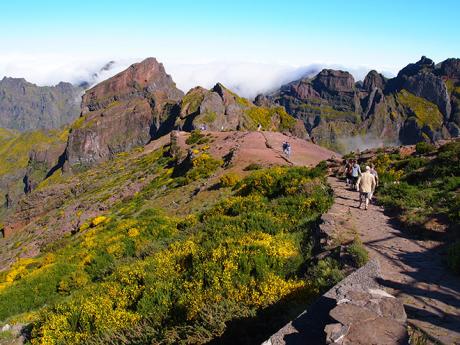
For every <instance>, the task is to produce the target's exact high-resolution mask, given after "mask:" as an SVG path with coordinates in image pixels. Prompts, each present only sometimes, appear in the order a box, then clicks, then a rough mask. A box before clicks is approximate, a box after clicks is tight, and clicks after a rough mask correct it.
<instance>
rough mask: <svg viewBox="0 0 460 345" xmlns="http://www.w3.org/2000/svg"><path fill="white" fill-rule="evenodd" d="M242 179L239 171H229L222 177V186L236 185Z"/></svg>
mask: <svg viewBox="0 0 460 345" xmlns="http://www.w3.org/2000/svg"><path fill="white" fill-rule="evenodd" d="M240 180H241V177H240V175H238V174H237V173H233V172H229V173H227V174H225V175H223V176H222V177H221V178H220V185H221V186H222V187H224V188H225V187H233V186H235V185H236V184H237V183H238V182H239V181H240Z"/></svg>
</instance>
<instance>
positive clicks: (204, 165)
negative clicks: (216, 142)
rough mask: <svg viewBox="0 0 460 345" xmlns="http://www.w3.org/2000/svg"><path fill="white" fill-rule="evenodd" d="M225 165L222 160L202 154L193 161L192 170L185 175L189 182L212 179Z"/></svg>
mask: <svg viewBox="0 0 460 345" xmlns="http://www.w3.org/2000/svg"><path fill="white" fill-rule="evenodd" d="M223 164H224V162H223V161H222V160H221V159H215V158H213V157H212V156H210V155H209V154H207V153H202V154H201V155H199V156H198V157H195V158H194V159H193V160H192V169H190V170H189V171H188V172H187V174H186V175H185V177H186V178H187V182H191V181H196V180H199V179H203V178H207V177H210V176H211V175H212V174H214V172H215V171H216V170H217V169H219V167H221V166H222V165H223Z"/></svg>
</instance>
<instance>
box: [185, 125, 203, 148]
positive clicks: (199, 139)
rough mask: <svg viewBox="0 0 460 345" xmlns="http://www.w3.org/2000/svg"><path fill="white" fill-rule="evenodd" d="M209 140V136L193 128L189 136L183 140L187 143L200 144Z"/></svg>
mask: <svg viewBox="0 0 460 345" xmlns="http://www.w3.org/2000/svg"><path fill="white" fill-rule="evenodd" d="M207 142H209V138H207V137H206V136H205V135H204V134H202V133H201V131H199V130H197V129H196V130H193V131H192V132H191V133H190V136H189V137H188V138H187V139H186V140H185V143H186V144H187V145H194V144H196V145H201V144H206V143H207Z"/></svg>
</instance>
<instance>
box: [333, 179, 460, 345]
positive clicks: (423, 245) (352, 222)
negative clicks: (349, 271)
mask: <svg viewBox="0 0 460 345" xmlns="http://www.w3.org/2000/svg"><path fill="white" fill-rule="evenodd" d="M329 183H330V184H331V186H332V187H333V189H334V193H335V203H334V205H333V207H332V209H331V211H330V214H331V215H332V216H333V217H334V218H336V220H337V221H336V224H340V225H339V226H337V230H339V229H340V227H342V226H343V229H345V230H344V232H345V233H346V234H345V235H344V236H348V237H350V236H351V235H352V234H353V233H358V234H359V236H360V238H361V240H362V241H363V243H364V245H365V246H366V248H367V249H368V251H369V254H370V256H371V257H372V258H374V257H376V258H377V259H378V260H379V262H380V264H381V268H382V274H383V279H382V281H380V283H381V284H382V285H383V286H384V287H386V288H387V289H388V290H389V292H391V293H392V294H393V295H395V296H396V297H398V298H399V299H401V301H402V302H403V303H404V305H405V309H406V312H407V315H408V318H409V322H410V323H412V324H414V325H416V326H418V327H419V328H421V329H422V330H423V331H424V332H426V333H427V334H428V335H429V336H431V337H432V338H435V339H436V340H438V341H439V342H441V343H443V344H449V345H450V344H460V279H459V278H458V277H455V276H453V275H452V274H451V273H450V272H448V271H447V269H446V267H445V264H444V263H443V260H444V259H445V256H444V254H443V250H442V249H441V247H442V244H441V243H439V242H436V241H421V240H417V239H413V238H410V237H409V236H407V234H405V233H403V232H402V231H400V230H399V229H398V228H397V226H396V225H395V224H394V223H393V222H392V220H391V218H389V217H388V216H386V215H385V214H384V213H383V210H382V208H381V207H379V206H375V205H370V207H369V210H367V211H365V210H360V209H358V208H357V207H358V205H359V202H358V193H357V192H355V191H351V190H349V189H348V188H346V186H345V183H343V182H341V181H339V180H338V179H336V178H335V177H330V178H329ZM337 232H338V231H337ZM338 235H340V234H338Z"/></svg>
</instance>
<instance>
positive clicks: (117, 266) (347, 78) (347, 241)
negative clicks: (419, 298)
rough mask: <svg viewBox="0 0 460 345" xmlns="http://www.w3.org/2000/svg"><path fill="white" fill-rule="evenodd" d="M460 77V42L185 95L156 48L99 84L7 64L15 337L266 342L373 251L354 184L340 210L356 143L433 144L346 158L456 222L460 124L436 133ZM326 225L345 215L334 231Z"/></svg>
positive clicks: (3, 294)
mask: <svg viewBox="0 0 460 345" xmlns="http://www.w3.org/2000/svg"><path fill="white" fill-rule="evenodd" d="M108 68H110V64H109V65H108ZM459 83H460V60H459V59H449V60H446V61H444V62H442V63H440V64H438V65H436V64H434V62H433V61H431V60H429V59H427V58H425V57H423V58H422V59H421V60H420V61H418V62H416V63H414V64H410V65H408V66H407V67H405V68H404V69H403V70H401V71H400V73H399V74H398V75H397V76H396V77H395V78H392V79H387V78H385V77H383V76H382V75H381V74H379V73H377V72H376V71H371V72H369V74H368V75H367V76H366V78H365V79H364V81H362V82H355V80H354V78H353V77H352V75H351V74H350V73H348V72H345V71H339V70H330V69H324V70H322V71H320V72H319V73H317V74H316V75H315V76H311V77H305V78H302V79H300V80H296V81H293V82H291V83H289V84H287V85H283V86H281V87H280V88H279V90H276V91H274V92H271V93H268V94H265V95H259V96H257V97H256V98H255V100H254V101H251V100H248V99H246V98H244V97H240V96H239V95H237V94H236V93H234V92H233V91H231V90H230V89H228V88H226V87H225V86H224V85H222V84H221V83H217V84H216V85H214V86H213V87H211V88H209V89H207V88H203V87H200V86H197V87H194V88H192V89H191V90H189V91H188V92H187V93H185V94H184V92H183V91H181V90H180V89H179V88H178V87H177V86H176V84H175V82H174V80H173V78H172V77H171V76H170V75H169V74H168V73H167V72H166V70H165V68H164V66H163V65H162V64H161V63H160V62H158V61H157V60H156V59H155V58H147V59H145V60H143V61H141V62H139V63H136V64H133V65H131V66H130V67H129V68H127V69H126V70H124V71H122V72H120V73H118V74H116V75H115V76H113V77H111V78H109V79H107V80H104V81H102V82H100V83H98V84H97V85H94V86H90V83H87V84H85V83H82V84H80V85H77V86H73V85H70V84H65V83H61V84H59V85H57V86H56V87H39V86H35V85H33V84H29V83H27V82H26V81H25V80H17V79H10V78H6V79H4V80H3V82H2V85H3V87H4V89H3V90H4V91H3V94H4V95H7V96H4V97H3V98H2V100H3V101H2V102H3V103H2V105H1V106H0V108H1V107H3V108H2V109H5V111H4V113H3V114H4V115H3V117H4V118H5V119H6V120H5V122H4V126H5V128H0V163H1V165H0V196H2V199H3V202H2V203H1V204H2V205H0V237H1V239H0V242H1V245H0V301H2V302H1V303H0V322H2V324H3V323H4V326H2V327H1V329H2V334H1V337H0V344H7V345H12V344H14V343H18V342H20V343H24V342H25V341H30V342H31V343H32V344H51V343H63V344H64V343H71V344H109V343H110V344H115V343H117V344H119V343H120V344H121V343H123V344H152V343H163V344H177V343H187V344H222V343H231V344H233V343H234V342H235V339H238V340H237V342H238V343H241V344H254V343H261V342H262V341H263V340H264V339H267V338H268V336H269V335H270V334H272V333H271V332H272V331H276V330H277V329H278V328H279V326H281V325H283V324H285V323H287V322H288V321H289V320H292V319H293V318H294V317H295V316H296V315H298V314H299V312H301V311H302V310H304V309H305V307H306V303H307V304H308V305H309V304H310V303H311V301H313V300H315V299H317V298H318V297H319V296H320V295H321V294H322V293H323V291H326V290H328V289H329V288H331V287H332V286H333V285H334V284H335V283H337V282H338V281H340V280H341V279H342V278H343V277H344V275H345V274H348V273H350V272H351V271H352V270H354V269H355V268H358V267H360V266H361V265H363V264H364V263H365V262H366V261H367V259H368V254H367V251H366V249H365V247H363V243H362V242H361V241H360V239H359V236H358V232H357V230H356V226H355V225H356V224H360V223H361V222H359V220H362V218H350V215H351V214H352V211H351V209H352V206H351V204H350V203H348V205H349V206H347V204H342V203H343V200H347V202H352V203H354V202H355V199H354V198H353V197H352V196H351V195H352V193H353V192H354V190H353V192H352V191H347V194H349V195H350V197H348V196H347V195H345V197H343V200H342V199H340V200H339V197H337V199H336V200H339V201H340V207H344V208H343V213H342V216H344V217H346V219H345V218H341V217H342V216H340V217H339V218H335V219H334V220H332V221H331V218H327V217H328V216H327V214H326V212H327V210H329V209H330V207H331V206H332V205H333V203H334V194H335V193H336V191H337V186H336V187H335V189H332V187H331V184H330V183H329V182H328V177H327V176H329V175H330V174H331V172H332V173H334V171H335V173H337V174H338V175H342V173H341V169H342V168H343V161H342V159H341V158H342V157H340V153H338V152H345V151H347V150H349V149H350V148H362V147H363V144H366V145H380V144H391V143H398V144H399V143H416V142H420V143H419V144H418V145H416V146H415V147H414V146H412V147H399V148H398V147H396V148H387V149H375V150H374V151H365V152H361V153H359V152H353V153H351V154H349V155H347V156H344V157H343V158H349V157H353V158H356V159H360V160H361V163H364V164H371V163H372V164H374V163H375V164H376V166H377V169H378V173H379V176H380V182H381V186H380V188H379V190H378V191H377V193H379V194H378V195H377V197H378V198H381V199H380V201H379V202H382V201H383V202H386V205H390V206H392V207H393V208H392V209H398V208H399V212H400V214H401V217H400V221H401V222H405V223H407V224H411V225H412V226H414V225H416V224H422V225H423V226H425V227H426V229H427V230H428V229H429V228H436V229H441V227H440V225H443V224H444V223H445V226H443V227H442V231H447V229H450V228H455V226H456V224H458V212H457V211H458V209H459V205H460V203H459V202H458V196H459V194H458V186H459V185H458V181H459V180H458V160H459V159H458V157H459V149H460V146H459V142H455V141H453V140H452V141H449V143H448V144H446V145H444V146H442V147H436V146H435V145H432V144H430V143H429V142H434V141H437V140H438V139H448V138H451V137H457V136H458V135H459V125H460V123H459V122H460V117H459V108H458V106H459V105H458V100H459V97H460V84H459ZM80 96H81V102H80ZM51 109H54V110H53V111H51ZM60 109H63V110H60ZM64 109H67V110H65V111H64ZM8 121H9V122H8ZM359 140H361V141H362V143H359V145H358V147H356V143H357V142H358V141H359ZM286 142H289V144H290V147H291V149H290V150H289V151H286V150H284V149H285V147H286ZM353 145H355V147H353ZM324 146H326V147H324ZM438 146H439V145H438ZM331 149H333V150H331ZM420 181H424V182H423V184H419V182H420ZM356 202H357V201H356ZM337 204H338V203H337ZM353 211H354V212H358V213H359V215H360V217H368V218H369V219H368V221H369V222H371V221H372V218H370V217H369V215H370V213H366V215H364V213H361V211H359V210H354V207H353ZM371 211H372V212H377V207H375V206H374V205H372V206H371ZM362 212H367V211H364V210H363V211H362ZM378 212H379V214H382V215H383V213H382V210H381V209H380V208H378ZM336 215H337V213H336ZM323 216H324V217H323ZM328 219H329V220H328ZM384 219H386V218H384ZM321 223H323V224H326V225H327V224H329V226H331V227H332V224H335V225H334V226H333V228H334V229H336V228H337V229H339V228H340V233H338V234H337V239H332V238H331V242H334V244H333V246H332V247H329V244H328V243H327V242H329V239H328V238H327V236H325V233H324V232H323V230H321V228H322V227H321V226H320V224H321ZM387 223H388V224H389V223H390V222H389V220H388V221H387V220H385V224H387ZM346 224H348V225H350V229H349V230H350V231H348V229H347V228H344V225H346ZM379 224H380V223H379ZM379 224H378V225H379ZM382 224H383V222H382ZM373 227H374V230H375V231H376V232H377V231H380V230H381V229H380V228H378V229H377V228H375V225H374V224H373ZM343 229H345V231H343ZM376 229H377V230H376ZM390 230H391V229H390V228H387V230H386V231H390ZM334 231H335V230H334ZM457 233H458V232H457ZM388 234H390V232H388ZM353 238H354V239H353ZM446 238H447V237H446ZM401 239H402V238H401ZM396 242H398V239H397V238H396V239H395V242H394V243H396ZM365 243H366V242H365ZM372 243H375V242H372ZM417 246H418V245H417ZM458 248H460V247H458ZM454 249H455V248H454ZM455 250H456V251H455V252H452V253H453V254H449V258H454V264H453V267H460V266H459V264H458V263H457V261H458V257H460V256H459V255H458V249H455ZM394 251H395V250H394V248H393V246H391V252H394ZM411 260H412V261H413V257H412V259H411ZM449 260H450V259H449ZM423 262H424V261H423V260H422V263H423ZM398 267H399V266H398ZM359 279H361V278H359ZM360 281H361V280H360ZM369 298H370V297H369ZM360 303H361V302H360ZM366 305H367V302H366ZM379 308H380V307H379ZM386 308H390V309H391V308H392V307H386ZM400 309H401V310H402V314H404V320H405V317H406V316H405V313H404V307H403V306H402V304H401V305H400ZM314 317H316V316H314ZM377 320H380V319H377ZM379 322H380V321H379ZM401 322H403V321H401ZM11 324H12V325H13V326H11ZM317 326H319V331H320V333H321V337H322V336H323V335H324V334H323V325H322V323H319V324H318V325H317ZM384 326H385V325H384ZM393 326H394V325H393ZM372 327H373V326H372ZM401 327H402V328H401ZM383 328H384V330H383V333H385V334H387V333H389V332H388V328H387V327H386V326H385V327H383ZM396 328H398V329H399V330H400V331H401V332H400V335H401V339H402V338H407V337H406V335H407V334H406V331H407V330H406V328H404V327H403V326H402V325H400V324H398V327H396ZM4 330H5V331H6V332H7V333H5V332H3V331H4ZM390 333H391V332H390ZM347 336H351V335H350V334H348V335H347ZM5 337H7V338H6V340H5V342H3V340H4V339H5ZM362 338H363V339H364V342H363V343H365V342H366V341H368V337H367V336H362ZM225 339H226V340H225ZM16 341H18V342H16ZM353 343H356V342H353ZM398 343H400V341H399V342H398Z"/></svg>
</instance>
